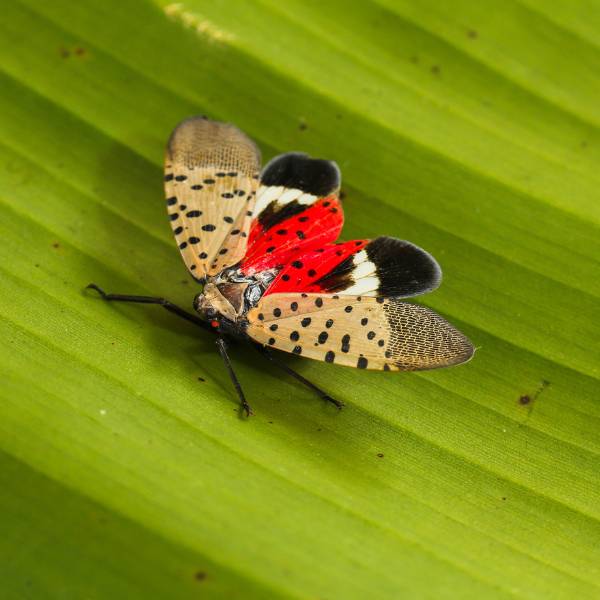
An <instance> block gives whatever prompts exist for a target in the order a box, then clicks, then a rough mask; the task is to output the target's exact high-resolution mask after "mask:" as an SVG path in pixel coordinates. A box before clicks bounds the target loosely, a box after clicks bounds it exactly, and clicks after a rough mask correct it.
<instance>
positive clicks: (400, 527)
mask: <svg viewBox="0 0 600 600" xmlns="http://www.w3.org/2000/svg"><path fill="white" fill-rule="evenodd" d="M599 29H600V4H599V3H598V2H595V1H592V0H581V1H580V2H568V1H566V0H556V1H555V2H553V3H543V2H540V1H536V0H521V1H515V2H512V1H507V0H503V1H500V0H488V1H487V2H483V3H475V2H470V0H455V1H454V2H451V3H445V2H439V1H437V0H423V1H420V2H412V1H411V0H377V1H369V2H360V3H358V2H357V3H347V2H342V1H341V0H320V1H319V2H314V1H304V0H287V1H286V2H279V1H275V0H262V1H256V2H247V1H244V0H227V1H217V0H185V1H184V2H182V3H178V4H169V3H168V2H165V1H162V0H156V1H155V2H151V1H150V0H121V1H118V2H117V1H116V0H112V1H108V0H106V1H101V0H90V1H88V2H71V1H67V0H55V1H54V2H46V3H43V2H39V1H36V0H16V1H15V2H11V3H7V4H6V6H4V14H3V19H2V21H1V22H0V31H1V35H0V61H1V63H0V66H1V73H0V85H1V86H2V94H1V95H0V131H2V137H1V138H0V201H1V202H2V218H1V219H0V240H1V242H0V271H1V277H0V317H1V318H0V336H1V337H0V342H1V343H0V353H1V356H0V358H1V365H2V386H1V387H0V399H1V401H0V515H1V516H0V532H1V535H0V556H2V560H1V561H0V579H1V581H2V588H3V597H5V598H9V599H11V600H12V599H13V598H14V599H16V598H19V599H20V598H32V599H36V600H37V599H39V598H57V599H59V598H60V599H61V600H64V599H70V598H73V599H79V598H89V599H104V598H126V599H132V598H169V599H173V598H196V597H203V598H244V599H250V598H307V599H308V598H323V599H325V598H327V599H337V598H343V599H354V598H356V599H364V598H394V599H395V598H419V599H422V598H433V599H436V600H439V599H442V598H452V599H454V598H477V599H480V598H527V599H531V598H540V599H542V598H543V599H544V600H546V599H549V598H550V599H555V598H565V599H571V598H597V597H598V596H599V595H600V522H599V518H600V486H599V483H600V481H599V479H600V478H599V466H600V465H599V463H600V461H599V453H600V436H599V433H598V432H599V428H598V425H599V422H600V407H599V405H598V402H597V397H598V396H597V390H598V381H597V380H598V375H599V368H598V365H599V361H598V355H599V352H598V339H599V333H600V332H599V324H600V314H599V312H600V311H599V310H598V296H600V278H599V277H598V256H599V251H600V242H599V239H600V237H599V235H598V232H599V231H598V230H599V227H598V225H599V222H600V209H599V206H600V203H599V200H600V198H599V193H598V189H599V188H600V185H599V184H600V174H599V171H598V164H599V160H600V108H599V104H598V97H599V96H600V79H599V78H598V70H599V66H600V44H599V42H598V34H597V32H598V30H599ZM198 113H201V114H208V115H210V116H211V117H213V118H217V119H220V120H227V121H231V122H233V123H235V124H236V125H238V126H239V127H241V128H242V129H244V130H245V131H246V132H248V134H250V135H251V136H252V137H253V138H254V139H256V140H257V142H258V143H259V144H260V146H261V149H262V151H263V154H264V157H265V159H268V158H270V157H271V156H273V155H274V154H276V153H278V152H282V151H287V150H294V149H297V150H303V151H307V152H309V153H311V154H313V155H317V156H322V157H327V158H331V159H334V160H336V161H337V162H338V163H339V164H340V166H341V168H342V172H343V176H344V184H343V186H344V188H343V189H344V192H345V200H344V201H345V211H346V222H347V224H346V226H345V230H344V236H345V237H346V238H351V237H353V236H357V237H371V236H376V235H379V234H388V235H395V236H399V237H402V238H405V239H409V240H412V241H413V242H415V243H417V244H419V245H420V246H423V247H424V248H426V249H427V250H429V251H431V252H432V254H434V255H435V256H436V257H437V258H438V259H439V261H440V263H441V264H442V267H443V269H444V275H445V281H444V283H443V285H442V287H441V288H440V289H439V290H438V291H436V292H435V293H434V294H431V295H428V296H426V297H424V298H423V300H422V301H423V302H424V303H425V304H427V305H429V306H431V307H432V308H434V309H435V310H437V311H439V312H440V313H442V314H444V315H445V316H446V317H447V318H448V319H449V320H451V321H452V322H453V323H454V324H456V325H457V326H458V327H460V328H461V329H462V330H464V331H465V333H467V334H468V335H469V337H470V338H471V339H472V340H473V341H474V343H475V345H476V346H477V347H478V352H477V353H476V355H475V358H474V359H473V360H472V361H471V362H470V363H469V364H467V365H464V366H461V367H457V368H453V369H448V370H441V371H436V372H427V373H407V374H388V373H369V372H363V371H356V372H355V371H353V370H350V369H344V368H340V367H333V366H330V365H325V364H320V363H316V362H311V361H301V360H295V359H294V358H293V357H289V358H286V361H288V364H290V365H294V367H295V368H297V369H298V370H299V371H300V372H301V373H302V374H303V375H305V376H306V377H308V378H309V379H311V380H312V381H314V382H315V383H317V384H319V385H321V386H322V387H324V388H326V389H327V390H328V391H329V392H330V393H331V394H332V395H333V396H334V397H336V398H339V399H340V400H343V401H344V402H346V404H347V406H346V408H345V409H344V410H343V411H342V412H341V413H337V412H336V411H335V410H334V409H333V408H332V407H330V406H324V405H323V404H322V403H321V402H320V401H319V400H318V399H316V398H315V397H313V396H312V395H311V394H310V393H309V392H308V391H307V390H305V389H302V388H299V387H298V386H296V385H295V384H294V382H293V381H290V380H288V379H287V378H285V377H283V376H281V374H280V373H277V372H274V371H273V370H272V369H271V368H270V366H269V365H268V364H264V363H263V362H261V360H260V357H258V356H256V355H255V353H253V352H252V351H250V350H249V349H247V348H246V347H245V346H244V345H243V344H241V345H239V346H237V347H236V348H234V349H233V358H234V361H235V367H236V371H237V373H238V376H239V378H240V379H241V381H242V383H243V386H244V389H245V391H246V393H247V396H248V398H249V399H250V401H251V403H252V405H253V407H254V410H255V413H256V415H255V417H253V418H252V419H250V420H248V421H246V420H242V419H240V418H238V413H237V406H236V398H235V394H234V392H233V390H232V388H231V385H230V382H229V379H228V375H227V373H226V371H225V370H224V369H223V367H222V364H221V362H220V358H219V356H218V355H217V353H216V352H215V348H214V340H213V339H211V338H210V337H209V336H208V335H207V334H205V333H204V332H203V331H197V330H196V329H194V328H193V327H192V326H190V325H189V324H188V323H185V322H179V321H178V320H177V319H176V318H175V317H173V316H172V315H170V314H168V313H166V312H165V311H162V310H160V309H159V308H158V307H151V306H145V307H144V306H134V305H108V304H106V303H103V302H101V301H100V300H99V299H98V298H97V297H95V296H94V295H92V294H86V293H84V292H83V288H84V286H85V285H86V284H87V283H89V282H90V281H94V282H96V283H98V284H99V285H102V286H103V287H105V288H107V289H109V290H110V291H115V292H123V293H128V292H129V293H146V294H154V295H162V296H166V297H169V298H170V299H172V300H173V301H175V302H177V303H179V304H181V305H183V306H189V305H190V302H191V299H192V297H193V295H194V293H195V290H194V286H193V284H192V282H191V281H190V279H189V277H188V276H187V273H186V271H185V268H184V266H183V263H182V262H181V260H180V257H179V253H178V251H177V249H176V247H175V245H174V243H173V240H172V239H171V235H170V228H169V226H168V223H167V221H166V218H165V211H164V201H163V197H162V184H161V162H162V153H163V148H164V143H165V141H166V139H167V136H168V135H169V132H170V131H171V129H172V128H173V126H174V125H175V124H176V123H177V122H178V121H179V120H181V119H182V118H184V117H186V116H188V115H192V114H198ZM198 377H200V378H202V380H201V381H198Z"/></svg>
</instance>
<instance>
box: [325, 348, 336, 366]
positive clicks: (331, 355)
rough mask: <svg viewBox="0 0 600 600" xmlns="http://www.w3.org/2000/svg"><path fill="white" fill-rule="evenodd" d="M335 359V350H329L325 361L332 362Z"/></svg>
mask: <svg viewBox="0 0 600 600" xmlns="http://www.w3.org/2000/svg"><path fill="white" fill-rule="evenodd" d="M334 359H335V352H333V351H331V350H329V352H327V354H326V355H325V362H328V363H332V362H333V361H334Z"/></svg>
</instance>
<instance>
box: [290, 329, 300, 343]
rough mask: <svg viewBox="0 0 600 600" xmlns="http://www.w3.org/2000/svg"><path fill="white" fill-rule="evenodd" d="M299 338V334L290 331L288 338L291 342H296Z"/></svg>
mask: <svg viewBox="0 0 600 600" xmlns="http://www.w3.org/2000/svg"><path fill="white" fill-rule="evenodd" d="M299 339H300V334H299V333H298V332H297V331H292V333H290V340H292V342H297V341H298V340H299Z"/></svg>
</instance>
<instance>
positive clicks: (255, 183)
mask: <svg viewBox="0 0 600 600" xmlns="http://www.w3.org/2000/svg"><path fill="white" fill-rule="evenodd" d="M164 180H165V191H166V196H167V201H166V202H167V211H168V217H169V220H170V224H171V227H172V229H173V233H174V235H175V240H176V242H177V244H178V246H179V250H180V251H181V255H182V257H183V260H184V262H185V264H186V266H187V268H188V270H189V272H190V274H191V275H192V277H193V278H194V279H195V280H196V281H197V282H198V284H200V285H202V286H203V287H202V291H201V292H200V293H199V294H197V295H196V296H195V298H194V302H193V306H194V309H195V312H194V313H191V312H187V311H185V310H184V309H182V308H180V307H178V306H176V305H174V304H173V303H171V302H169V301H168V300H165V299H164V298H155V297H150V296H132V295H122V294H107V293H105V292H104V291H103V290H102V289H101V288H100V287H98V286H97V285H95V284H90V285H89V286H88V287H90V288H92V289H94V290H96V291H97V292H98V293H99V294H100V295H101V296H102V297H103V298H104V299H105V300H110V301H124V302H140V303H146V304H158V305H161V306H163V307H164V308H165V309H167V310H169V311H171V312H173V313H175V314H177V315H179V316H180V317H183V318H185V319H187V320H188V321H191V322H193V323H195V324H197V325H199V326H201V327H203V328H205V329H208V330H211V331H213V332H215V333H216V334H217V340H216V343H217V348H218V350H219V352H220V354H221V356H222V358H223V361H224V363H225V365H226V367H227V369H228V372H229V375H230V377H231V380H232V382H233V384H234V386H235V389H236V391H237V394H238V397H239V400H240V404H241V409H242V410H243V412H244V413H245V414H246V415H248V416H249V415H250V414H251V409H250V405H249V404H248V402H247V400H246V398H245V396H244V393H243V390H242V387H241V385H240V383H239V381H238V379H237V377H236V375H235V372H234V370H233V367H232V364H231V361H230V359H229V356H228V353H227V348H228V340H231V339H232V338H239V339H243V340H248V341H250V342H253V346H254V347H255V348H256V349H257V350H258V351H259V352H261V353H262V354H263V355H264V356H265V357H266V358H268V359H269V360H271V361H272V362H273V363H274V364H276V365H277V366H278V367H280V368H282V369H284V370H285V371H286V372H287V373H288V374H290V375H291V376H292V377H295V378H296V379H297V380H298V381H300V382H301V383H303V384H304V385H306V386H308V387H309V388H311V389H312V390H313V391H315V392H316V393H317V394H318V395H319V396H320V397H321V398H323V399H325V400H328V401H330V402H332V403H333V404H335V405H336V406H338V407H341V406H342V403H341V402H339V401H337V400H335V399H333V398H332V397H331V396H329V395H328V394H327V393H326V392H324V391H323V390H321V389H320V388H318V387H317V386H315V385H314V384H312V383H311V382H310V381H308V380H307V379H305V378H304V377H303V376H302V375H300V374H299V373H296V372H295V371H294V370H293V369H291V368H290V367H289V366H287V365H286V364H285V363H283V362H280V361H279V360H278V358H277V357H276V356H275V355H274V354H273V352H272V349H277V350H282V351H284V352H290V353H292V354H296V355H300V356H304V357H308V358H313V359H317V360H322V361H325V362H328V363H333V364H337V365H345V366H350V367H357V368H359V369H375V370H383V371H411V370H421V369H435V368H438V367H447V366H450V365H457V364H460V363H463V362H465V361H467V360H469V359H470V358H471V357H472V355H473V346H472V345H471V343H470V341H469V340H468V339H467V338H466V337H465V336H464V335H463V334H462V333H460V332H459V331H458V330H457V329H455V328H454V327H453V326H452V325H450V324H449V323H448V322H447V321H445V320H444V319H443V318H442V317H440V316H439V315H437V314H436V313H435V312H433V311H432V310H430V309H428V308H425V307H423V306H419V305H416V304H410V303H407V302H404V301H403V300H402V299H404V298H410V297H413V296H418V295H419V294H424V293H427V292H430V291H432V290H434V289H435V288H437V287H438V285H439V284H440V282H441V269H440V267H439V265H438V264H437V262H436V261H435V259H434V258H433V257H432V256H431V255H430V254H428V253H427V252H425V251H424V250H422V249H421V248H419V247H417V246H415V245H414V244H411V243H410V242H407V241H403V240H399V239H396V238H393V237H378V238H376V239H373V240H368V239H361V240H351V241H347V242H338V241H336V240H337V238H338V236H339V234H340V231H341V229H342V224H343V220H344V218H343V211H342V206H341V203H340V199H339V190H340V183H341V176H340V171H339V169H338V167H337V165H336V164H335V163H334V162H332V161H328V160H322V159H315V158H310V157H309V156H307V155H306V154H301V153H296V152H289V153H286V154H282V155H280V156H277V157H275V158H274V159H272V160H271V161H270V162H269V163H268V164H267V165H266V166H265V167H264V169H263V170H262V173H261V172H260V152H259V150H258V148H257V146H256V145H255V144H254V142H253V141H252V140H251V139H250V138H248V137H247V136H246V135H245V134H244V133H243V132H241V131H240V130H239V129H237V128H236V127H235V126H233V125H230V124H227V123H220V122H216V121H212V120H209V119H207V118H206V117H191V118H189V119H187V120H185V121H183V122H181V123H180V124H179V125H178V126H177V127H176V128H175V130H174V131H173V133H172V134H171V137H170V139H169V142H168V144H167V149H166V156H165V176H164Z"/></svg>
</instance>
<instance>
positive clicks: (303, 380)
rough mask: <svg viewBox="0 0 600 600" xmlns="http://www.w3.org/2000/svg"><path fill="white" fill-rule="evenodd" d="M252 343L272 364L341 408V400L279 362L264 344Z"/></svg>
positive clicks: (342, 404)
mask: <svg viewBox="0 0 600 600" xmlns="http://www.w3.org/2000/svg"><path fill="white" fill-rule="evenodd" d="M252 345H253V346H254V348H256V350H258V352H260V353H261V354H262V355H263V356H264V357H265V358H267V359H268V360H270V361H271V362H272V363H273V364H274V365H276V366H278V367H279V368H280V369H281V370H283V371H285V372H286V373H287V374H288V375H291V376H292V377H293V378H294V379H296V380H297V381H299V382H300V383H302V384H303V385H305V386H306V387H307V388H310V389H311V390H312V391H313V392H315V393H316V394H317V396H319V398H322V399H323V400H327V402H331V403H332V404H333V405H335V406H337V408H339V409H341V408H342V407H343V406H344V403H343V402H340V401H339V400H335V399H334V398H332V397H331V396H330V395H329V394H327V393H326V392H324V391H323V390H322V389H321V388H319V387H317V386H316V385H315V384H314V383H311V382H310V381H309V380H308V379H306V378H305V377H302V375H300V373H296V371H294V369H292V368H290V367H288V366H287V365H286V364H285V363H283V362H281V361H280V360H279V359H278V358H275V356H273V354H272V353H271V352H270V350H268V349H267V348H265V347H264V346H257V345H256V344H252Z"/></svg>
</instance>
